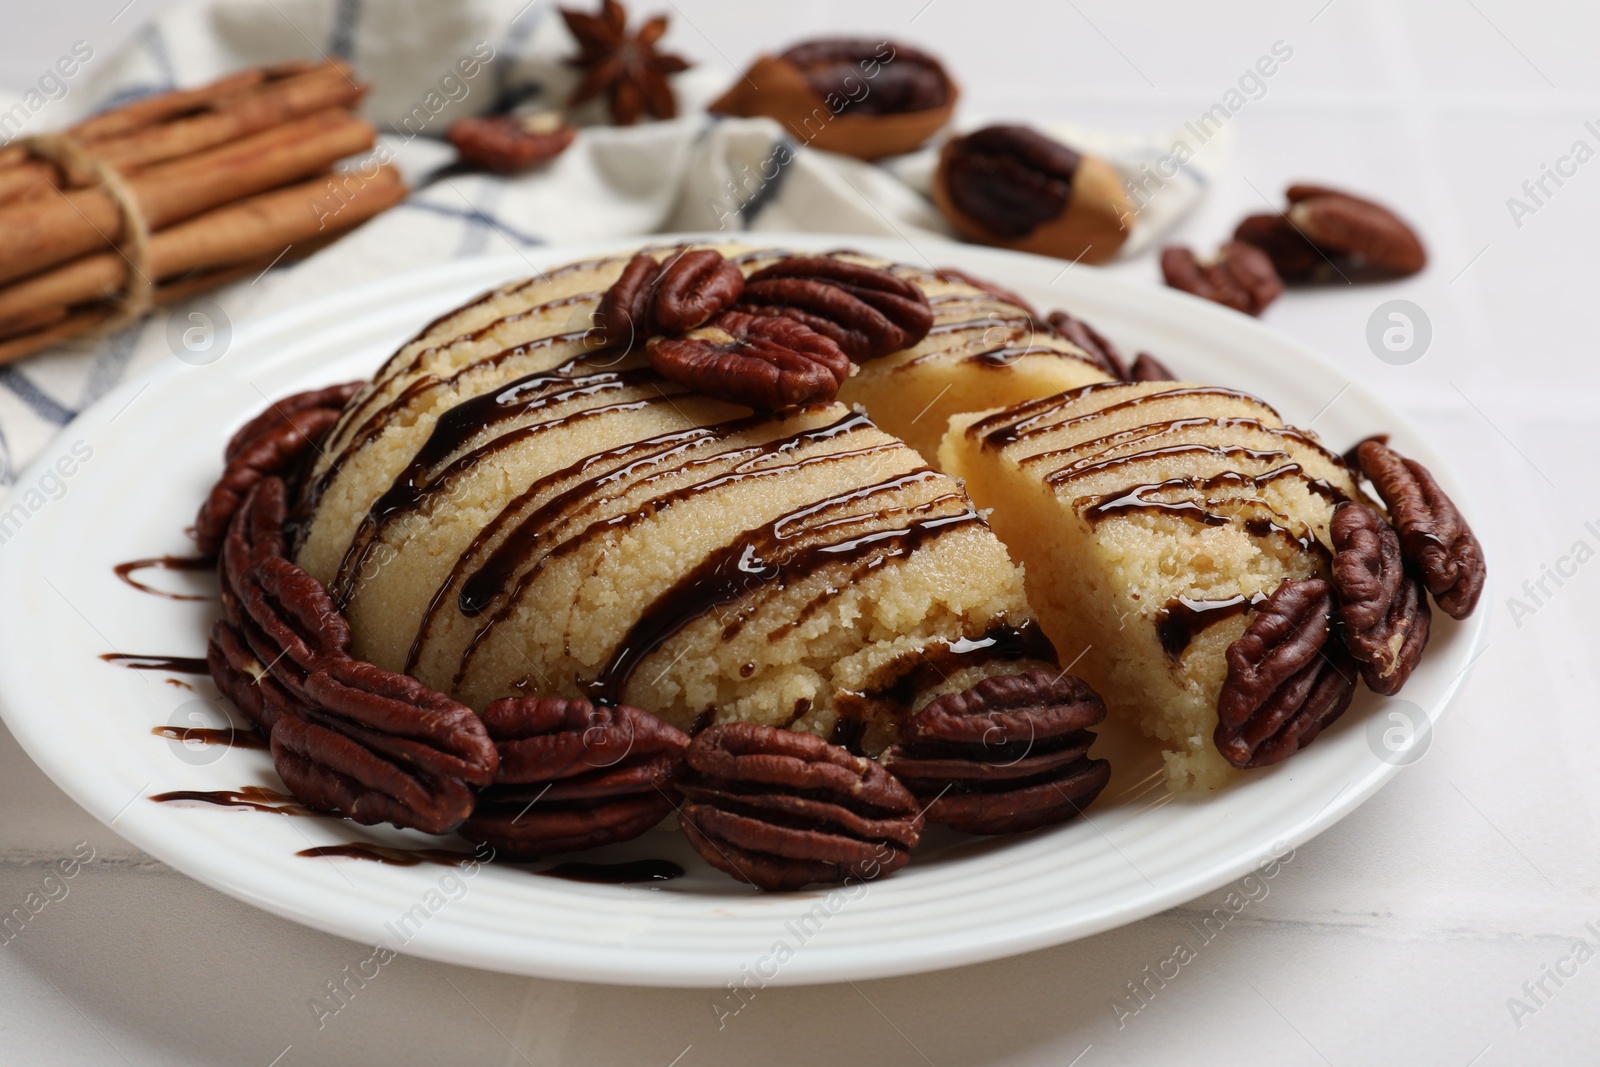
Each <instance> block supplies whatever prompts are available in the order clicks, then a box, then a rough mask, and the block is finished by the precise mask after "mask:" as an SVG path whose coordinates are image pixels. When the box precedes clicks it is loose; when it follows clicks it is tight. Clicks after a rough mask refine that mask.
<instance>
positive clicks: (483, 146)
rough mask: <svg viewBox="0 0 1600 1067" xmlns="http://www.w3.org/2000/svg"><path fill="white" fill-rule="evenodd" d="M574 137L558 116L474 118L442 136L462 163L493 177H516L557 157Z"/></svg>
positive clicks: (459, 122)
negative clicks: (492, 174) (496, 175)
mask: <svg viewBox="0 0 1600 1067" xmlns="http://www.w3.org/2000/svg"><path fill="white" fill-rule="evenodd" d="M577 133H578V131H577V129H576V128H575V127H573V126H571V125H569V124H568V123H566V122H563V121H562V119H561V116H560V115H559V114H558V113H553V112H543V113H539V114H533V115H487V116H479V115H473V116H469V117H467V118H464V119H458V120H456V121H455V122H453V123H451V124H450V131H449V133H447V134H446V135H445V136H446V138H447V139H448V140H449V142H450V143H451V144H452V145H454V146H455V149H456V151H457V152H458V153H460V155H461V159H462V161H463V162H465V163H469V164H471V165H472V166H474V167H479V168H481V169H483V170H487V171H490V172H492V173H494V174H515V173H517V172H518V171H522V170H527V169H528V168H529V167H532V166H534V165H535V164H538V163H546V162H549V161H550V160H552V159H554V158H555V157H557V156H559V155H560V154H561V153H562V152H565V151H566V150H567V146H568V145H570V144H572V139H573V138H574V137H576V136H577Z"/></svg>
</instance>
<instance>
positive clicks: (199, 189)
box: [0, 108, 376, 282]
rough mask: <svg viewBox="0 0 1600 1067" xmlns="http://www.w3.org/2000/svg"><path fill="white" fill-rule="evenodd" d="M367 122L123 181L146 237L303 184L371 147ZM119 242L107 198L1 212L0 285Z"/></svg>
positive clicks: (336, 119)
mask: <svg viewBox="0 0 1600 1067" xmlns="http://www.w3.org/2000/svg"><path fill="white" fill-rule="evenodd" d="M375 137H376V131H375V130H374V129H373V127H372V125H371V124H370V123H367V122H364V121H362V120H361V119H358V118H356V117H355V116H353V115H351V114H350V113H349V112H347V111H345V110H343V109H342V108H329V109H327V110H324V111H320V112H317V113H316V114H314V115H309V116H307V117H305V118H303V119H297V120H295V121H293V122H288V123H284V124H283V125H281V126H276V127H273V128H272V129H268V130H263V131H262V132H260V133H257V134H253V135H251V136H249V137H245V138H243V139H241V140H238V141H235V142H232V143H230V144H226V145H222V146H221V147H218V148H213V149H210V150H208V151H205V152H200V153H197V154H195V155H193V156H189V157H186V158H183V159H177V160H173V161H171V162H168V163H162V164H157V165H156V166H153V167H150V168H148V169H145V170H142V171H139V172H138V173H137V174H136V175H134V176H133V177H131V178H130V179H129V181H128V184H129V186H130V188H131V189H132V191H133V195H134V199H135V200H136V202H137V203H138V205H139V209H140V211H141V212H142V213H143V215H144V217H145V220H146V223H147V225H148V226H149V228H150V229H151V230H156V229H159V228H161V227H163V226H168V225H170V224H172V223H174V222H177V221H179V220H181V219H185V218H190V217H192V216H194V215H197V214H199V213H200V212H203V211H206V210H208V209H210V208H213V207H216V206H217V205H219V204H225V203H227V202H229V201H232V200H237V199H239V198H240V197H244V196H250V195H252V194H254V193H259V192H263V191H265V190H268V189H272V188H274V187H276V186H279V185H282V184H284V183H285V182H291V181H295V180H297V179H302V178H305V177H306V176H308V175H310V174H315V173H317V172H318V171H321V170H325V169H326V168H327V167H329V166H330V165H331V164H333V163H334V161H336V160H339V159H342V158H343V157H345V156H348V155H353V154H355V153H357V152H363V151H365V150H367V149H369V148H371V147H372V145H373V142H374V139H375ZM121 236H122V215H121V212H120V211H119V210H118V209H117V207H116V204H115V203H114V202H113V201H112V199H111V197H110V195H109V194H107V193H106V192H105V191H103V190H101V189H99V188H94V189H81V190H72V191H70V192H63V193H61V194H60V195H59V196H54V197H50V198H48V199H43V200H26V201H23V202H21V203H14V204H10V205H6V206H4V207H0V282H6V281H11V280H12V279H15V278H20V277H24V276H26V275H29V274H32V273H34V272H36V271H39V270H42V269H44V268H46V267H50V266H54V265H55V264H57V263H62V262H65V261H66V260H69V259H73V258H75V257H77V256H80V255H82V254H84V253H86V252H91V251H97V250H99V249H100V248H103V247H104V246H105V245H106V244H107V243H108V242H113V241H116V240H118V239H120V238H121Z"/></svg>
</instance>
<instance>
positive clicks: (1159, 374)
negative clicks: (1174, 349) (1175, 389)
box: [1128, 352, 1179, 382]
mask: <svg viewBox="0 0 1600 1067" xmlns="http://www.w3.org/2000/svg"><path fill="white" fill-rule="evenodd" d="M1178 380H1179V379H1178V376H1177V375H1176V374H1173V373H1172V372H1171V371H1170V370H1168V369H1167V365H1166V364H1165V363H1163V362H1161V361H1160V360H1159V359H1157V358H1156V357H1155V356H1152V355H1151V354H1150V353H1148V352H1140V353H1139V357H1138V358H1137V359H1135V360H1134V361H1133V366H1132V367H1130V368H1128V381H1130V382H1175V381H1178Z"/></svg>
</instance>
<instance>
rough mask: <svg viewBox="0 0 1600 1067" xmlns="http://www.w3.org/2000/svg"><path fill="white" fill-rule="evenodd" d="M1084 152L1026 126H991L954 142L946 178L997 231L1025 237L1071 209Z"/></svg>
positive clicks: (965, 209)
mask: <svg viewBox="0 0 1600 1067" xmlns="http://www.w3.org/2000/svg"><path fill="white" fill-rule="evenodd" d="M1082 160H1083V157H1082V156H1081V155H1079V154H1078V153H1077V152H1074V151H1073V150H1072V149H1070V148H1068V147H1067V146H1066V145H1064V144H1060V143H1058V142H1056V141H1052V140H1051V139H1050V138H1048V137H1046V136H1044V135H1043V134H1041V133H1038V132H1036V131H1034V130H1031V129H1029V128H1028V127H1026V126H988V127H985V128H984V129H981V130H978V131H977V132H975V133H971V134H968V135H967V136H965V137H958V138H956V139H955V140H954V141H952V142H951V143H950V146H949V149H948V155H947V157H946V160H945V184H946V187H947V188H948V190H949V193H950V199H951V200H952V201H953V202H954V203H955V206H956V207H957V208H959V209H960V210H961V212H962V213H963V214H965V215H967V216H968V217H970V218H971V219H973V220H974V221H976V222H977V223H979V224H980V225H982V226H983V227H984V228H985V229H987V230H988V231H989V232H990V233H992V234H994V235H995V236H997V237H1010V238H1015V237H1024V236H1026V235H1027V234H1030V233H1032V232H1033V231H1034V230H1036V229H1038V228H1039V227H1040V226H1041V225H1043V224H1044V223H1046V222H1049V221H1050V220H1051V219H1054V218H1058V217H1059V216H1060V215H1061V213H1062V212H1063V211H1065V210H1066V209H1067V202H1068V201H1069V200H1070V199H1071V198H1072V179H1073V177H1074V176H1075V175H1076V174H1077V171H1078V165H1079V163H1081V162H1082Z"/></svg>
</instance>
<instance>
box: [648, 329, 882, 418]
mask: <svg viewBox="0 0 1600 1067" xmlns="http://www.w3.org/2000/svg"><path fill="white" fill-rule="evenodd" d="M648 351H649V355H650V365H651V366H652V367H654V368H655V370H656V372H657V373H659V374H660V375H661V376H662V377H664V378H668V379H670V380H672V381H675V382H678V383H679V384H681V385H686V386H688V387H689V388H690V389H694V390H696V391H697V392H701V393H704V394H706V395H707V396H712V397H716V398H717V399H719V400H727V401H730V402H731V403H735V404H746V405H749V406H750V407H753V408H759V409H764V410H771V411H776V410H779V409H781V408H786V407H792V406H794V405H797V404H805V403H809V402H812V401H826V400H832V399H833V398H834V397H836V396H838V395H839V386H840V385H842V384H843V383H844V380H845V379H846V378H848V377H849V376H850V372H851V370H852V369H853V367H852V366H851V363H850V357H849V356H846V355H845V354H844V353H843V352H842V351H840V349H839V346H838V345H836V344H834V343H833V341H831V340H829V339H828V338H827V337H824V336H823V335H822V334H820V333H817V332H816V331H815V330H813V329H811V328H810V327H809V326H806V325H804V324H803V323H800V322H798V321H796V320H794V319H789V318H765V317H762V316H759V315H749V314H745V313H744V312H740V311H725V312H723V313H722V314H721V315H718V316H717V317H716V318H715V319H713V320H712V321H711V322H709V323H707V324H706V325H705V326H703V327H701V328H700V329H698V330H693V331H691V332H689V333H688V334H685V335H684V336H682V337H652V338H651V339H650V344H649V348H648Z"/></svg>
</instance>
